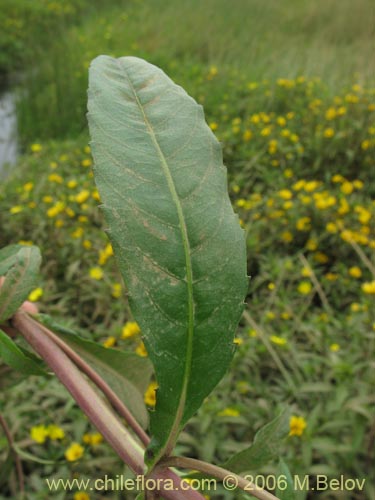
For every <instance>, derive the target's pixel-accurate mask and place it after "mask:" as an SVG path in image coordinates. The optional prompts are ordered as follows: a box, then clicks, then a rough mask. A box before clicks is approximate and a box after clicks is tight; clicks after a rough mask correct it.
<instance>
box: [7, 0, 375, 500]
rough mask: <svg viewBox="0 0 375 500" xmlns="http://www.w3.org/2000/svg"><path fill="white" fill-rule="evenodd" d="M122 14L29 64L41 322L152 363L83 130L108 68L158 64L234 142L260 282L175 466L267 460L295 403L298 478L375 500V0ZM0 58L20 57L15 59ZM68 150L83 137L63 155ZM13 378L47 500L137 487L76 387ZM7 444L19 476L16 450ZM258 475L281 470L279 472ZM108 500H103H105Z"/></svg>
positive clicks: (292, 443) (105, 17) (140, 7)
mask: <svg viewBox="0 0 375 500" xmlns="http://www.w3.org/2000/svg"><path fill="white" fill-rule="evenodd" d="M16 3H17V4H19V3H20V2H15V1H12V2H8V4H9V5H11V4H12V5H15V4H16ZM27 3H28V4H30V5H31V3H30V2H27ZM36 3H37V2H32V4H33V5H34V4H36ZM38 3H39V2H38ZM4 4H5V2H2V6H3V5H4ZM104 4H105V5H106V9H107V10H106V12H105V13H104V12H102V13H98V15H97V16H93V17H90V16H87V18H86V20H85V22H84V23H82V24H81V25H80V26H79V27H78V28H73V29H72V30H68V31H65V35H64V37H62V36H56V32H55V30H54V29H51V32H52V37H51V36H50V37H49V39H48V40H47V41H46V43H44V45H43V52H42V53H39V52H38V53H35V52H34V54H33V56H30V57H28V60H27V61H26V63H27V64H29V65H30V66H29V67H30V72H29V71H28V69H27V65H26V66H25V65H24V66H23V75H22V76H23V78H25V80H24V81H25V83H26V91H25V92H24V94H23V95H22V97H23V99H22V102H20V103H19V111H20V117H21V125H20V130H21V134H22V140H23V142H24V143H25V144H28V143H32V146H33V148H32V149H30V145H28V146H27V150H26V154H25V156H24V157H22V158H21V159H20V162H19V164H18V165H17V166H16V167H14V168H13V169H12V170H11V175H10V176H9V179H7V181H6V182H3V183H2V185H1V190H0V208H1V210H0V227H1V232H0V246H5V245H8V244H9V243H18V242H21V243H22V244H23V245H24V244H30V243H34V244H35V245H38V246H39V247H40V248H41V251H42V254H43V263H42V278H41V280H42V281H41V282H40V284H39V285H40V287H41V288H42V289H43V295H42V296H41V298H40V301H39V304H38V305H39V307H40V309H41V310H42V311H45V312H48V313H49V314H51V315H53V316H55V315H57V316H58V317H59V318H64V319H63V321H64V323H65V324H68V325H69V326H71V328H72V329H79V331H80V333H81V332H82V328H84V329H86V330H87V332H88V333H86V336H87V338H91V340H93V339H94V340H96V341H97V342H100V343H103V344H105V345H113V347H114V348H116V349H118V350H137V351H138V352H140V353H142V354H143V355H144V354H145V353H146V352H145V350H144V348H143V345H142V343H141V334H142V332H141V333H140V334H139V333H137V334H134V335H133V336H131V337H126V338H124V337H123V334H122V332H123V327H124V325H126V324H128V322H129V321H131V320H132V316H131V314H130V310H129V307H128V300H127V294H126V284H125V285H124V284H123V283H122V282H121V277H120V274H119V272H118V270H117V268H116V265H115V262H114V258H113V256H112V252H111V248H110V247H109V246H108V242H107V239H106V237H105V235H104V233H103V229H104V228H106V224H105V223H104V222H103V220H102V214H101V213H100V212H99V210H98V208H97V205H98V203H99V202H100V200H99V197H98V193H97V192H96V190H95V186H94V183H93V179H92V178H91V175H90V173H89V167H90V165H91V157H90V151H89V149H88V148H87V140H88V139H87V137H86V136H85V134H83V136H82V137H80V138H78V137H77V136H76V133H77V132H78V131H79V132H80V131H81V130H83V129H84V128H85V116H84V109H85V102H86V87H87V67H88V64H89V61H90V60H91V59H92V58H93V57H95V56H96V55H97V54H100V53H110V54H112V55H113V56H114V57H115V56H120V55H123V54H128V55H135V56H138V57H144V58H147V59H148V60H150V61H151V62H153V63H154V64H158V65H159V66H160V67H162V68H163V69H164V70H165V71H166V72H167V73H168V74H169V75H171V77H172V78H173V79H174V80H175V81H176V82H178V83H179V84H181V85H183V87H184V88H185V89H186V90H187V91H188V93H189V94H190V95H192V96H193V97H194V98H195V99H196V100H197V101H198V102H199V103H201V104H203V105H204V107H205V114H206V117H207V121H208V123H209V125H210V127H211V128H212V129H213V130H214V131H215V134H216V135H217V137H218V139H219V141H220V142H221V144H222V146H223V152H224V163H225V164H226V165H227V166H228V174H229V185H230V196H231V199H232V203H233V205H234V207H235V210H236V211H237V212H238V213H239V215H240V218H241V221H242V222H241V223H242V224H243V227H244V228H245V229H246V232H247V246H248V273H249V274H250V275H251V277H252V279H251V281H250V288H249V296H248V300H249V304H250V303H251V307H248V308H247V311H248V313H249V314H250V319H251V320H252V323H249V322H248V321H247V320H246V319H245V318H243V320H242V321H241V324H240V328H239V329H238V333H237V338H236V342H237V343H238V348H237V350H236V353H235V358H234V363H233V369H232V370H231V371H230V373H228V374H227V376H226V377H225V378H224V379H223V380H222V382H221V383H220V384H219V386H218V387H217V389H216V390H215V391H213V393H212V394H211V395H210V396H209V397H208V398H207V399H206V401H205V402H204V404H203V406H202V407H201V408H200V409H199V410H198V413H197V414H196V415H195V416H193V417H192V418H191V420H190V421H189V424H188V426H187V428H186V431H183V432H182V433H181V435H180V439H179V442H178V445H177V450H176V451H177V452H178V453H181V454H184V455H186V456H195V457H197V458H200V459H203V460H207V461H210V462H213V463H225V461H227V460H228V458H229V457H230V456H231V455H232V454H233V453H239V452H240V451H242V449H243V448H244V447H245V446H250V445H251V443H252V442H253V440H254V434H255V432H256V430H257V429H260V428H262V426H264V425H265V424H266V423H267V422H269V421H270V420H272V419H273V418H274V417H275V415H276V414H278V413H279V412H280V410H281V408H282V406H283V405H285V402H288V403H289V404H291V405H292V408H293V415H294V416H301V417H304V420H305V422H306V424H307V427H306V428H305V429H304V431H303V432H302V434H301V435H300V436H298V435H294V436H289V437H288V438H287V439H286V440H285V442H284V444H283V446H282V451H281V453H282V456H283V457H284V458H285V461H286V462H287V463H288V465H289V467H290V471H291V473H292V474H293V475H294V474H299V475H302V476H303V475H305V474H316V473H328V474H330V475H331V476H332V477H337V471H340V472H342V473H343V474H345V475H346V476H347V477H367V478H368V481H367V482H366V485H365V491H363V492H359V491H358V492H356V493H355V494H356V496H357V497H358V499H361V500H369V499H371V500H372V499H373V498H375V491H374V487H373V484H374V481H372V484H371V480H372V476H373V467H372V464H373V462H374V454H373V446H372V440H371V436H372V433H373V403H374V399H373V386H374V376H373V373H374V366H373V359H374V345H375V344H374V342H375V317H374V313H373V297H374V295H373V294H372V293H370V291H371V290H372V289H373V288H371V287H369V286H367V287H365V286H364V285H365V284H366V283H367V284H370V283H371V282H372V281H373V280H374V276H373V274H372V269H373V268H374V260H373V255H374V245H375V235H374V233H373V220H374V205H373V201H372V199H373V196H374V185H375V184H374V172H375V164H374V146H375V142H374V134H375V129H374V126H373V121H374V118H373V116H374V110H375V103H374V82H373V77H372V76H371V75H370V76H369V73H371V70H372V66H371V64H369V61H371V57H372V51H373V49H372V34H371V31H369V27H370V30H371V29H372V27H371V22H372V19H371V16H369V12H370V9H371V5H370V4H371V0H361V1H360V2H357V3H356V5H355V8H353V2H350V1H349V0H345V1H344V2H329V3H327V2H323V0H319V1H316V2H314V3H311V2H307V1H298V2H297V1H294V0H288V1H287V2H269V3H267V5H265V3H264V2H258V1H253V0H252V1H247V0H246V1H244V2H242V3H241V7H239V8H238V9H233V8H231V6H230V8H228V6H229V3H228V2H224V1H223V2H221V1H216V0H215V2H210V1H209V2H204V3H203V4H202V2H200V3H199V6H198V7H199V8H198V7H196V8H194V7H192V5H195V4H194V3H193V4H192V3H191V2H190V3H188V2H185V3H184V6H183V2H172V1H170V2H167V1H164V0H163V9H161V8H160V5H161V4H159V3H158V2H157V1H155V2H143V3H140V2H136V4H135V5H134V6H132V5H131V4H130V2H126V6H125V8H124V9H123V10H122V11H121V10H120V9H114V10H113V11H111V10H110V9H109V8H107V6H108V3H107V2H105V3H103V5H104ZM213 5H214V7H215V8H214V9H212V6H213ZM239 5H240V4H239ZM182 7H184V8H183V10H182ZM176 11H178V16H176ZM213 11H214V12H213ZM3 12H4V13H6V10H4V9H2V13H3ZM353 13H355V16H354V15H353ZM5 15H6V14H5ZM179 19H181V20H182V21H183V22H181V23H180V22H179ZM244 19H246V22H245V21H244ZM33 24H34V25H35V26H37V23H33ZM223 26H224V28H223ZM0 32H1V33H0V38H1V36H2V34H3V33H5V31H4V30H0ZM38 34H39V35H42V34H43V30H39V33H38ZM35 35H37V34H35ZM16 36H19V34H16ZM16 36H14V37H13V39H16ZM63 38H64V42H63V41H62V39H63ZM54 41H55V42H56V43H54ZM33 47H35V44H34V43H30V44H29V49H30V50H32V48H33ZM12 50H13V49H12ZM1 56H6V57H7V59H8V60H16V59H15V58H13V56H12V54H11V52H10V51H9V52H6V51H1ZM36 62H37V66H38V71H35V67H36ZM235 66H237V67H235ZM355 71H358V74H355V75H354V74H353V73H354V72H355ZM26 73H27V74H26ZM319 77H320V79H319ZM23 124H25V126H24V125H23ZM267 128H269V129H270V130H267ZM264 129H266V130H264ZM327 129H332V130H329V132H325V131H326V130H327ZM332 131H333V135H332ZM267 134H268V135H267ZM325 134H326V135H325ZM69 135H70V137H72V138H73V140H70V141H69V142H68V141H65V142H62V141H61V138H62V137H66V136H69ZM50 137H55V138H57V139H58V140H59V142H49V141H47V139H49V138H50ZM41 140H43V142H41V143H40V141H41ZM271 141H273V142H271ZM274 141H276V143H275V142H274ZM285 190H287V191H289V193H287V192H286V191H285ZM285 197H289V199H286V198H285ZM306 218H309V219H310V220H306ZM301 219H303V220H301ZM302 256H304V257H305V259H306V260H307V264H306V261H302V260H301V257H302ZM371 266H372V267H371ZM312 273H313V274H312ZM306 283H307V285H306ZM364 290H368V291H367V292H365V291H364ZM324 299H326V300H324ZM60 322H61V321H60ZM267 341H268V342H267ZM270 346H271V348H272V349H273V354H275V353H276V355H277V357H276V358H275V357H273V356H272V355H271V351H270ZM276 361H279V362H281V363H282V365H283V366H284V367H285V370H286V371H287V374H288V379H289V380H291V382H292V383H289V381H287V380H286V379H285V378H284V376H283V375H282V374H281V372H280V369H279V365H278V364H277V363H276ZM15 374H16V372H14V371H13V372H11V371H9V370H8V368H7V367H6V366H5V365H1V366H0V386H1V391H2V393H1V394H0V406H1V407H2V410H3V413H4V414H5V415H6V416H7V418H8V419H9V422H10V423H11V424H12V432H13V435H14V439H15V441H16V443H17V445H18V446H20V447H22V449H23V450H25V451H27V452H29V453H31V454H32V455H34V456H36V457H40V458H41V459H42V460H43V459H44V460H50V461H53V460H55V463H57V462H58V461H59V463H58V465H56V466H55V467H54V466H41V465H38V464H36V463H33V462H30V461H28V463H27V468H26V467H25V469H26V477H25V479H26V485H27V491H28V497H29V498H30V500H39V499H40V498H41V497H46V498H49V497H50V496H51V492H50V491H48V489H47V487H46V484H45V481H44V478H45V477H48V476H53V477H65V478H69V477H71V475H72V474H78V475H79V476H80V477H82V478H90V477H91V478H92V477H94V476H95V477H96V476H97V477H101V476H102V475H103V474H104V473H107V474H109V475H110V476H111V477H113V475H114V473H119V474H123V472H124V471H123V468H122V466H121V464H120V463H119V461H118V460H117V459H116V457H114V455H113V453H112V451H111V450H110V449H109V448H108V447H107V446H106V445H105V444H104V443H101V444H99V445H95V446H94V445H91V444H90V445H87V444H86V442H85V433H87V432H90V433H91V432H92V431H93V429H92V428H90V425H89V423H88V422H87V420H86V419H84V418H82V416H81V413H80V412H79V411H78V409H77V408H76V406H75V405H74V403H73V401H72V400H71V399H70V398H69V396H68V394H67V393H66V391H65V390H64V389H63V388H62V387H61V386H60V385H59V384H57V383H55V381H54V380H53V379H52V380H51V379H48V380H46V379H44V378H43V377H36V378H31V379H29V380H23V381H22V383H21V384H19V385H17V386H12V388H11V390H9V384H10V383H11V382H12V380H14V375H15ZM6 387H8V389H6ZM151 394H153V391H151ZM41 409H42V410H43V411H41ZM51 423H55V424H58V425H60V426H61V427H62V428H63V429H64V431H65V434H66V436H65V438H64V439H63V440H58V441H52V440H51V439H47V440H46V442H45V443H43V444H39V443H36V442H35V441H32V440H31V439H29V432H30V429H31V428H32V427H33V426H35V425H45V426H48V425H49V424H51ZM0 440H1V441H0V455H1V456H0V459H1V460H2V461H3V462H5V460H6V455H7V450H6V443H5V441H4V438H2V437H0ZM72 441H75V442H79V443H81V444H82V445H83V446H84V447H85V452H84V455H83V457H82V458H81V460H80V461H79V462H76V463H73V464H70V463H69V464H66V463H65V464H64V465H62V464H61V462H62V461H64V451H65V450H66V449H67V448H68V447H69V445H70V443H71V442H72ZM5 469H6V468H5V467H4V470H5ZM283 470H284V469H282V471H283ZM1 471H2V472H3V468H1ZM257 472H259V473H261V474H278V473H280V469H279V466H278V465H277V464H276V463H274V462H272V461H271V462H270V463H269V464H268V465H265V466H264V468H263V470H259V471H257ZM281 473H282V474H284V472H281ZM6 479H7V480H8V479H9V478H8V477H7V478H6ZM12 484H13V480H12V477H11V479H10V481H8V484H7V485H4V488H3V489H2V491H4V494H5V495H7V497H11V498H12V497H14V496H15V493H14V490H12V489H11V487H12ZM218 494H219V493H218ZM221 494H222V496H223V498H225V499H233V498H236V499H238V498H243V497H242V496H239V495H237V494H236V493H230V492H220V495H221ZM335 494H336V493H335V492H326V495H335ZM56 495H57V493H56ZM126 495H128V493H126ZM340 495H341V497H342V498H343V499H345V500H350V499H351V497H352V493H351V492H340ZM212 496H214V495H212ZM61 497H63V498H64V497H65V498H69V500H70V499H71V497H70V494H65V493H62V495H59V498H61ZM90 497H92V499H93V500H97V496H96V494H95V493H93V494H92V495H91V494H90ZM112 497H113V499H114V500H115V499H116V500H120V499H122V497H123V495H122V493H121V492H111V498H112ZM129 498H130V497H129Z"/></svg>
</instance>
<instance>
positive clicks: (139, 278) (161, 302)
mask: <svg viewBox="0 0 375 500" xmlns="http://www.w3.org/2000/svg"><path fill="white" fill-rule="evenodd" d="M88 107H89V113H88V119H89V126H90V133H91V138H92V143H91V144H92V151H93V156H94V160H95V167H94V174H95V180H96V183H97V186H98V189H99V192H100V195H101V198H102V200H103V210H104V213H105V217H106V222H107V225H108V227H109V231H108V234H109V237H110V239H111V241H112V244H113V247H114V251H115V255H116V257H117V260H118V263H119V267H120V271H121V272H122V275H123V277H124V279H125V282H126V285H127V287H128V290H129V300H130V305H131V307H132V311H133V314H134V316H135V318H136V320H137V321H138V322H139V324H140V326H141V328H142V331H143V333H144V336H145V344H146V347H147V350H148V352H149V355H150V358H151V360H152V362H153V364H154V366H155V371H156V377H157V381H158V384H159V390H158V393H157V403H156V408H155V411H154V412H153V414H152V415H151V433H152V437H153V440H152V444H151V447H150V448H149V450H148V453H147V460H148V463H149V464H150V465H151V466H152V465H153V464H154V463H155V462H156V460H157V459H158V458H160V457H161V456H162V455H163V454H164V453H166V452H169V451H171V448H172V447H173V444H174V442H175V440H176V438H177V436H178V433H179V432H180V430H181V429H182V427H183V425H184V424H185V423H186V422H187V420H188V419H189V418H190V417H191V416H192V415H193V414H194V412H195V411H196V410H197V409H198V408H199V406H200V405H201V403H202V401H203V399H204V398H205V397H206V396H207V395H208V394H209V393H210V391H211V390H212V389H213V388H214V387H215V385H216V384H217V383H218V381H219V380H220V379H221V378H222V376H223V375H224V373H225V372H226V370H227V367H228V365H229V363H230V360H231V358H232V355H233V351H234V347H233V335H234V331H235V328H236V325H237V323H238V320H239V318H240V315H241V312H242V309H243V301H244V297H245V294H246V290H247V276H246V245H245V238H244V232H243V230H242V229H241V228H240V226H239V223H238V218H237V216H236V215H235V214H234V213H233V210H232V207H231V204H230V201H229V197H228V192H227V175H226V169H225V167H224V166H223V163H222V152H221V147H220V144H219V143H218V141H217V140H216V139H215V136H214V135H213V133H212V132H211V130H210V129H209V127H208V126H207V124H206V123H205V120H204V114H203V109H202V107H201V106H199V105H198V104H197V103H196V102H195V101H194V99H192V98H191V97H189V96H188V95H187V94H186V93H185V91H184V90H183V89H182V88H181V87H179V86H177V85H175V84H174V83H173V82H172V81H171V80H170V79H169V78H168V77H167V76H166V75H165V74H164V73H163V72H162V71H161V70H160V69H159V68H157V67H155V66H153V65H151V64H149V63H147V62H145V61H143V60H141V59H138V58H134V57H123V58H120V59H113V58H111V57H107V56H100V57H98V58H96V59H95V60H94V61H93V63H92V65H91V68H90V85H89V103H88Z"/></svg>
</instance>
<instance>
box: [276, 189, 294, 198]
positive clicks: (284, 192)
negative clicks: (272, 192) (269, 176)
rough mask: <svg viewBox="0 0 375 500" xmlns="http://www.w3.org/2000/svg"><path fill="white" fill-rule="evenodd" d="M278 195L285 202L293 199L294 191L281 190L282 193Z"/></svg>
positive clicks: (279, 192)
mask: <svg viewBox="0 0 375 500" xmlns="http://www.w3.org/2000/svg"><path fill="white" fill-rule="evenodd" d="M277 194H278V195H279V196H280V198H282V199H283V200H290V199H291V198H293V193H292V191H289V189H281V190H280V191H278V193H277Z"/></svg>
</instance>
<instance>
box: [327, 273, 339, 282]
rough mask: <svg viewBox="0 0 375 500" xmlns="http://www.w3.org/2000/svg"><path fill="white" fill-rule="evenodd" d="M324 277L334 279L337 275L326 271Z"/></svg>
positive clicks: (329, 279)
mask: <svg viewBox="0 0 375 500" xmlns="http://www.w3.org/2000/svg"><path fill="white" fill-rule="evenodd" d="M324 277H325V278H326V279H327V280H328V281H336V280H337V279H338V275H337V274H335V273H326V274H325V275H324Z"/></svg>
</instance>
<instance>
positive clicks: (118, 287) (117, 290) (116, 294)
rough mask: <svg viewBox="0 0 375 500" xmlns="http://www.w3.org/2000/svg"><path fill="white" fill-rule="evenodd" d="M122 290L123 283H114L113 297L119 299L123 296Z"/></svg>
mask: <svg viewBox="0 0 375 500" xmlns="http://www.w3.org/2000/svg"><path fill="white" fill-rule="evenodd" d="M121 292H122V286H121V283H113V285H112V292H111V295H112V297H114V298H115V299H118V298H119V297H121Z"/></svg>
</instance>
